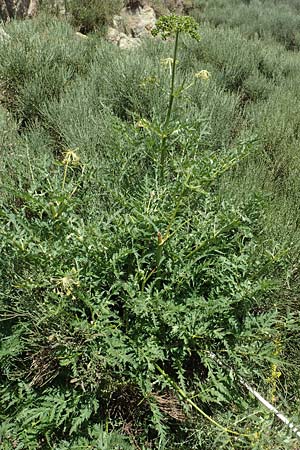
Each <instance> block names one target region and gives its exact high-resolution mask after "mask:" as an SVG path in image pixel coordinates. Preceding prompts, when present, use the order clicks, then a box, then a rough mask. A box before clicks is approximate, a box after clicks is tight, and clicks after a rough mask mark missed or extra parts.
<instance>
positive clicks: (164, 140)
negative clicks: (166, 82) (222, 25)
mask: <svg viewBox="0 0 300 450" xmlns="http://www.w3.org/2000/svg"><path fill="white" fill-rule="evenodd" d="M178 37H179V31H176V35H175V44H174V54H173V63H172V78H171V88H170V97H169V106H168V110H167V115H166V120H165V123H164V126H163V129H164V136H163V138H162V141H161V150H160V174H159V179H160V181H163V179H164V172H165V160H166V150H167V145H166V144H167V137H168V134H167V128H168V125H169V123H170V118H171V114H172V109H173V103H174V86H175V73H176V58H177V50H178Z"/></svg>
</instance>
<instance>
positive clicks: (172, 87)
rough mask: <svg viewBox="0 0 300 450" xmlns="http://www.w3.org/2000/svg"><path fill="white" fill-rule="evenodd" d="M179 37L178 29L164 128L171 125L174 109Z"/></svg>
mask: <svg viewBox="0 0 300 450" xmlns="http://www.w3.org/2000/svg"><path fill="white" fill-rule="evenodd" d="M178 37H179V31H176V36H175V44H174V55H173V62H172V79H171V89H170V97H169V106H168V111H167V116H166V120H165V123H164V128H166V127H167V126H168V125H169V122H170V118H171V114H172V109H173V102H174V86H175V73H176V59H177V50H178Z"/></svg>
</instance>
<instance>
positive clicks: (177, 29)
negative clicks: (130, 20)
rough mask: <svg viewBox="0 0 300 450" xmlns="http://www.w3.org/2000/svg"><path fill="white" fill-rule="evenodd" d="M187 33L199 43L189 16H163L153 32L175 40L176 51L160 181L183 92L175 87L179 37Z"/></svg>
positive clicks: (197, 34)
mask: <svg viewBox="0 0 300 450" xmlns="http://www.w3.org/2000/svg"><path fill="white" fill-rule="evenodd" d="M182 33H185V34H188V35H189V36H191V37H192V38H193V39H196V40H197V41H199V40H200V35H199V33H198V25H197V23H196V22H195V20H194V19H193V18H192V17H189V16H176V15H174V14H172V15H170V16H162V17H160V18H159V19H158V21H157V23H156V26H155V28H154V29H153V30H152V35H153V36H158V35H160V36H161V37H162V38H163V39H167V38H172V37H173V38H175V40H174V50H173V58H172V59H171V60H170V61H171V85H170V91H169V103H168V109H167V113H166V117H165V121H164V123H163V127H162V133H161V145H160V167H159V174H160V179H161V180H163V179H164V171H165V160H166V152H167V140H168V137H169V135H170V131H169V124H170V120H171V116H172V111H173V106H174V100H175V97H176V96H178V95H179V94H180V92H181V90H183V86H181V88H180V89H179V90H178V89H176V87H175V77H176V61H177V53H178V43H179V35H180V34H182Z"/></svg>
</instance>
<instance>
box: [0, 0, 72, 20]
mask: <svg viewBox="0 0 300 450" xmlns="http://www.w3.org/2000/svg"><path fill="white" fill-rule="evenodd" d="M41 5H45V6H46V7H47V8H49V9H55V11H59V12H60V13H61V14H65V12H66V11H65V1H64V0H0V20H2V21H3V22H7V21H8V20H10V19H13V18H17V19H25V18H30V17H33V16H35V15H36V14H37V13H38V10H39V7H40V6H41Z"/></svg>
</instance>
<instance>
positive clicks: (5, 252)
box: [0, 16, 296, 450]
mask: <svg viewBox="0 0 300 450" xmlns="http://www.w3.org/2000/svg"><path fill="white" fill-rule="evenodd" d="M159 32H162V33H163V35H164V36H165V37H168V36H166V33H167V34H168V35H169V37H170V34H171V35H172V34H173V35H175V43H174V49H173V50H174V52H173V58H170V59H169V60H168V63H167V64H168V65H169V66H170V69H171V70H170V78H168V83H167V84H166V86H168V84H169V87H168V88H167V90H164V89H161V85H160V83H159V82H157V83H152V81H153V78H152V77H153V75H152V74H151V73H150V74H148V78H147V79H146V80H145V78H146V77H145V78H144V79H143V83H144V85H143V86H139V89H141V91H142V92H143V89H148V88H149V89H153V92H154V90H158V94H157V93H156V95H157V96H158V97H161V98H162V99H163V106H164V108H163V111H162V112H157V114H155V111H154V112H153V111H151V113H149V116H147V117H145V116H144V115H143V112H144V110H143V108H141V109H140V110H138V111H136V112H135V111H132V110H131V109H130V108H129V106H128V105H127V106H128V107H127V108H125V107H124V112H126V114H127V115H125V114H124V116H123V115H122V114H120V109H118V108H117V106H116V105H117V102H114V100H115V99H114V98H113V96H111V97H110V96H109V95H108V94H107V92H105V94H106V99H107V98H108V99H109V100H107V103H106V104H104V99H105V97H104V95H103V94H101V93H102V91H101V89H102V86H103V84H104V83H105V82H106V83H107V86H108V85H109V84H108V81H107V80H106V79H105V77H104V76H103V77H102V78H103V80H102V79H101V78H100V81H102V84H101V83H99V82H98V79H97V80H96V82H95V84H94V85H93V86H92V87H90V89H92V88H93V89H95V91H92V94H93V95H92V97H93V102H91V103H90V104H89V108H90V109H87V110H86V112H87V114H90V111H91V110H92V111H93V112H94V113H95V114H96V113H97V111H98V114H99V110H101V115H100V114H99V115H98V116H97V119H98V118H99V119H100V118H101V119H102V120H103V123H104V125H103V123H102V122H101V121H100V120H99V121H96V125H95V123H94V122H93V116H92V115H90V116H88V120H87V118H86V117H85V118H83V117H81V116H80V114H79V115H78V114H77V115H76V114H75V113H74V102H73V100H72V99H73V97H72V95H74V91H76V92H78V89H77V85H76V84H75V88H74V86H73V81H74V83H76V77H75V76H74V78H72V83H70V84H69V86H68V88H66V92H64V91H62V92H60V95H61V96H62V98H60V95H58V96H55V98H54V99H53V102H52V103H50V100H51V98H50V97H49V99H47V104H43V103H39V102H37V105H38V106H39V108H38V111H39V114H38V115H37V116H34V117H35V120H36V122H35V124H34V123H33V122H31V124H30V126H29V125H28V124H27V128H26V127H25V128H26V129H25V130H24V129H23V130H22V129H21V128H19V134H20V135H16V136H15V135H14V136H13V139H12V138H11V137H9V136H8V137H6V140H7V141H6V140H3V144H4V145H5V148H6V149H10V150H11V147H10V146H11V145H14V147H13V148H19V149H21V150H22V153H24V154H25V158H24V167H26V170H25V171H24V172H25V173H24V174H23V173H22V172H21V170H19V173H18V176H19V178H17V177H16V174H14V177H15V178H14V180H15V179H16V181H14V182H11V184H9V185H2V186H1V190H2V191H3V193H4V194H5V195H3V197H1V202H2V203H1V212H0V237H1V239H0V249H1V256H2V257H1V261H0V275H1V276H0V314H1V327H0V338H1V349H0V380H1V396H0V406H1V407H0V419H1V425H0V442H1V446H2V448H3V449H5V450H6V449H7V450H9V449H11V448H17V449H22V448H26V449H32V450H33V449H39V448H40V449H44V448H55V449H61V450H65V449H74V450H76V449H79V448H84V449H86V448H101V449H107V450H112V449H127V448H128V449H134V448H136V449H138V448H143V449H150V448H155V449H156V448H157V449H172V448H182V449H186V448H189V449H193V448H194V449H199V448H207V449H210V448H229V446H232V447H233V445H236V446H238V447H237V448H245V449H249V448H250V447H252V448H257V449H260V448H262V446H263V445H265V443H266V442H269V443H271V444H272V445H273V448H280V447H278V446H277V444H278V443H279V444H278V445H281V441H282V439H281V438H280V437H277V435H276V429H277V427H276V425H275V424H274V433H273V430H272V431H271V432H270V430H268V429H267V428H268V427H269V428H270V426H271V424H272V418H270V417H269V416H268V414H267V413H264V412H262V411H261V410H260V408H258V406H257V405H256V404H255V403H254V402H253V400H251V399H250V398H248V397H247V396H246V395H245V393H244V392H243V390H242V389H241V387H240V386H239V383H238V377H237V374H238V375H239V376H242V377H243V378H245V379H246V380H247V381H249V382H253V383H255V384H256V385H259V386H260V387H261V388H263V389H264V391H265V393H266V395H267V396H268V395H270V397H273V396H274V395H275V394H276V387H277V384H276V383H275V384H274V376H275V375H274V374H275V372H274V367H275V369H276V371H277V370H278V371H279V368H278V367H279V366H280V352H281V351H282V349H283V348H284V346H285V345H286V344H287V343H288V336H289V333H290V330H294V329H296V325H295V323H294V319H293V317H292V316H283V315H282V314H281V313H279V312H278V310H277V307H276V305H274V304H272V305H271V307H270V305H269V303H270V301H269V299H270V298H271V299H272V296H273V295H275V292H276V283H275V281H274V280H273V279H272V276H271V273H274V269H276V268H278V269H279V270H280V269H281V267H282V266H281V264H283V263H282V259H281V258H280V256H277V255H274V254H273V253H271V252H268V251H267V250H266V249H265V248H264V246H263V245H262V230H261V220H260V215H261V211H262V208H263V202H262V201H261V200H260V199H259V198H258V197H253V198H252V199H251V200H249V201H246V202H240V203H239V205H237V204H236V203H235V204H234V203H233V201H231V200H225V199H224V198H222V196H221V195H220V194H219V193H218V190H217V181H218V179H219V178H220V177H221V176H222V175H223V174H224V173H225V172H227V171H229V170H232V169H233V168H238V167H239V164H240V163H241V161H242V160H244V159H245V158H247V155H248V154H249V153H250V152H251V151H252V149H253V146H254V144H253V141H250V140H244V141H243V142H240V143H239V144H236V145H235V146H232V147H231V148H230V149H227V148H226V149H223V150H222V149H221V150H219V151H218V152H216V151H215V150H214V149H213V148H212V147H209V146H206V145H205V138H206V134H205V132H204V131H203V130H202V131H201V130H200V131H199V128H197V127H199V125H200V124H202V123H204V121H203V120H202V118H201V120H200V119H199V120H198V121H197V120H194V121H191V120H187V119H185V120H183V119H181V117H180V114H178V111H179V112H180V111H182V110H181V109H180V102H182V104H183V105H184V108H186V107H187V106H188V104H189V97H186V96H187V95H188V92H189V90H190V89H192V88H193V87H194V86H195V83H197V85H198V89H206V87H205V83H209V82H210V80H209V78H213V74H212V75H211V77H210V76H209V72H208V71H207V70H206V68H203V67H199V68H198V69H197V71H196V77H195V76H194V75H193V76H192V77H191V79H189V80H188V79H187V78H186V79H185V80H184V82H181V83H180V84H179V85H177V79H176V74H177V67H178V66H180V62H178V61H177V52H178V49H179V44H180V41H179V37H180V36H181V34H182V33H184V32H187V33H188V34H190V37H192V38H194V37H197V38H198V31H197V27H196V24H195V23H194V22H193V21H192V20H191V19H190V18H184V17H181V18H178V17H176V16H170V17H168V18H162V19H161V20H160V21H159V22H158V24H157V29H156V31H155V32H154V33H157V34H158V33H159ZM155 45H156V44H155ZM157 45H158V44H157ZM89 48H90V49H91V52H92V49H93V46H92V45H91V47H89ZM97 51H98V50H95V52H97ZM84 53H85V49H83V50H82V53H80V55H81V56H82V55H83V54H84ZM58 54H59V55H60V53H58ZM80 55H79V56H80ZM99 55H100V56H99ZM103 55H105V50H103V49H102V48H101V49H100V50H99V51H98V58H103V60H104V56H103ZM59 57H60V56H59ZM82 57H83V56H82ZM79 61H80V59H79ZM70 64H71V63H70ZM90 69H91V71H92V70H96V69H95V67H91V68H90ZM101 70H104V69H103V67H101ZM78 73H80V71H78ZM83 73H84V74H86V71H85V70H84V71H83ZM2 76H3V77H4V76H5V74H4V71H3V74H2ZM76 76H77V72H76ZM107 76H108V75H107V74H106V77H107ZM149 77H150V78H149ZM7 78H8V80H9V76H7ZM25 79H27V78H25ZM8 80H7V84H6V86H7V88H9V89H12V85H10V84H9V83H8ZM149 80H150V87H149V86H148V84H149ZM151 80H152V81H151ZM158 81H159V80H158ZM78 85H79V87H80V90H79V92H81V94H82V97H84V95H83V94H84V92H86V91H85V89H86V85H85V84H84V82H82V84H80V83H79V84H78ZM97 89H98V91H97ZM18 92H22V90H21V83H20V85H19V86H18ZM18 92H15V93H13V92H12V94H14V95H15V97H13V98H12V103H11V109H12V112H14V113H15V109H14V107H13V105H16V104H17V100H18V98H22V96H21V97H18V95H17V94H18ZM97 92H98V94H99V96H100V95H103V97H101V99H100V100H99V103H97V101H98V100H97V96H96V95H95V94H96V93H97ZM64 94H65V96H64ZM125 94H126V93H124V98H126V97H125ZM20 95H22V94H20ZM68 96H69V97H68ZM77 100H78V99H77ZM79 103H80V105H81V107H82V108H84V107H85V100H84V98H82V100H81V101H80V102H79ZM79 103H78V104H76V105H77V106H78V108H79V107H80V105H79ZM176 103H178V105H176ZM137 104H138V103H137ZM59 106H61V108H62V109H63V110H64V111H65V110H66V109H67V108H69V109H72V108H73V113H72V114H73V115H71V114H70V116H69V117H68V119H69V122H68V123H62V124H61V123H59V118H57V116H55V113H57V109H58V107H59ZM121 106H122V105H121ZM177 106H178V108H177ZM130 107H132V104H131V105H130ZM114 108H115V111H118V112H119V117H117V116H118V114H116V113H114ZM17 111H19V110H17ZM79 112H80V113H81V112H82V110H80V111H79ZM134 113H135V114H134ZM15 116H16V117H17V114H15ZM105 117H106V119H105ZM107 117H108V118H109V119H107ZM7 120H8V119H7ZM105 120H107V122H105ZM37 121H40V122H39V125H38V126H37V125H36V124H37ZM94 121H95V119H94ZM66 122H67V121H66ZM5 126H6V125H5ZM23 126H24V124H23ZM75 126H76V127H75ZM84 126H85V127H86V128H84ZM105 126H107V128H109V131H110V134H111V135H112V136H113V138H112V137H111V136H108V133H107V134H105V133H104V132H103V134H102V135H100V134H99V135H97V130H98V133H99V129H100V130H102V128H105ZM72 127H73V128H74V127H75V128H76V129H74V130H72V134H71V132H70V131H69V133H70V134H68V130H70V128H72ZM101 127H102V128H101ZM86 130H89V131H88V132H86ZM85 132H86V135H85V136H84V137H82V134H84V133H85ZM99 136H100V137H99ZM103 136H104V138H105V139H107V141H105V142H107V147H106V148H107V149H109V153H108V154H101V155H100V156H101V157H100V156H99V155H98V154H97V151H98V152H99V149H100V150H102V147H99V140H101V139H102V142H101V143H103V141H104V138H103ZM80 138H81V139H82V141H81V142H82V146H81V147H80V146H78V147H77V146H70V143H71V142H73V143H74V142H76V140H77V139H78V140H79V139H80ZM100 138H101V139H100ZM112 141H113V142H112ZM83 142H84V145H83ZM42 144H43V145H42ZM67 144H68V146H67ZM88 144H90V146H91V147H93V148H92V149H91V148H90V149H88ZM52 145H53V151H52V150H51V153H50V150H49V149H51V146H52ZM33 148H34V149H36V148H38V149H39V150H40V151H41V149H42V151H43V154H44V155H46V154H47V157H44V159H43V158H42V156H41V157H40V158H38V157H37V156H36V155H35V154H34V152H33V151H32V149H33ZM21 150H20V151H21ZM47 152H48V153H47ZM9 155H11V153H9ZM97 158H98V159H97ZM13 161H17V160H16V159H14V160H13ZM22 161H23V160H22ZM33 161H34V164H33ZM5 164H7V166H5V167H9V170H12V165H11V162H10V161H7V160H5ZM99 165H100V169H99ZM3 172H4V171H3ZM279 347H280V351H279V350H278V349H279ZM212 354H214V355H217V357H218V358H219V360H220V361H221V362H222V364H221V365H220V364H218V363H217V362H216V360H215V359H214V358H212ZM227 369H228V370H227ZM276 373H277V372H276ZM270 374H271V375H270ZM272 374H273V378H272ZM270 376H271V379H270ZM221 410H222V411H223V410H224V411H225V412H224V413H223V414H220V411H221ZM268 433H269V434H268ZM286 442H289V443H291V442H292V441H291V440H289V438H287V440H286ZM276 446H277V447H276Z"/></svg>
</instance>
